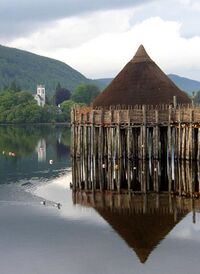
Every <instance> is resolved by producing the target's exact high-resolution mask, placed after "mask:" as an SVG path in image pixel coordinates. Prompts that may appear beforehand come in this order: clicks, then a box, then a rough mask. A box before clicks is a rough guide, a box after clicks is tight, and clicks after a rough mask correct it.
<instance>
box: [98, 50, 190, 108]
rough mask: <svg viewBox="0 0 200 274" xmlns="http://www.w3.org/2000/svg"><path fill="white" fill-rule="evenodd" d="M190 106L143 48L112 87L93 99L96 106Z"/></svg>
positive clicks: (115, 79)
mask: <svg viewBox="0 0 200 274" xmlns="http://www.w3.org/2000/svg"><path fill="white" fill-rule="evenodd" d="M173 96H176V97H177V103H178V104H189V103H190V102H191V101H190V99H189V98H188V96H187V95H186V94H185V93H184V92H183V91H181V90H180V89H179V88H178V87H177V86H176V85H175V84H174V83H173V82H172V81H171V80H170V79H169V78H168V76H167V75H166V74H165V73H164V72H163V71H162V70H161V69H160V68H159V67H158V66H157V65H156V63H155V62H154V61H153V60H152V59H151V58H150V57H149V55H148V54H147V52H146V50H145V48H144V47H143V45H140V47H139V48H138V50H137V52H136V54H135V56H134V57H133V58H132V59H131V60H130V61H129V62H128V63H127V64H126V65H125V67H124V68H123V69H122V70H121V71H120V72H119V74H118V75H117V76H116V77H115V78H114V79H113V81H112V82H111V83H110V85H109V86H108V87H107V88H105V90H104V91H103V92H102V93H101V94H100V95H99V96H98V97H97V98H96V99H95V100H94V102H93V106H94V107H95V106H111V105H133V106H134V105H143V104H145V105H159V104H170V103H172V102H173Z"/></svg>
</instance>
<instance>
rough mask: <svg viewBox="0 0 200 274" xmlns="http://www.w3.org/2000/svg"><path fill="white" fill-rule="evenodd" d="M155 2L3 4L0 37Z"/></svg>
mask: <svg viewBox="0 0 200 274" xmlns="http://www.w3.org/2000/svg"><path fill="white" fill-rule="evenodd" d="M151 1H152V0H144V1H142V3H141V1H140V0H123V1H121V0H109V1H107V0H101V1H99V0H84V1H83V0H52V1H49V0H34V1H27V0H1V1H0V25H1V28H0V36H1V37H2V38H4V40H8V39H9V40H10V39H12V38H14V37H15V38H16V37H17V36H19V35H22V36H23V35H25V34H30V33H31V32H33V31H36V30H39V29H40V28H41V27H44V26H47V24H49V23H51V22H53V21H58V20H60V19H64V18H67V17H71V16H79V15H82V14H89V13H91V12H95V11H101V10H111V9H112V10H113V9H123V8H127V7H134V6H138V5H144V4H145V3H146V2H151Z"/></svg>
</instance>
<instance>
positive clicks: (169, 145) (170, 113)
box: [167, 105, 172, 159]
mask: <svg viewBox="0 0 200 274" xmlns="http://www.w3.org/2000/svg"><path fill="white" fill-rule="evenodd" d="M171 116H172V106H171V105H170V106H169V109H168V128H167V144H168V158H169V159H171V158H172V131H171Z"/></svg>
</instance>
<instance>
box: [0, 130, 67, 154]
mask: <svg viewBox="0 0 200 274" xmlns="http://www.w3.org/2000/svg"><path fill="white" fill-rule="evenodd" d="M58 132H61V136H62V138H61V140H60V143H59V148H58V146H57V143H58V141H57V140H58ZM41 138H43V139H45V140H46V142H47V145H52V146H53V147H54V148H55V150H56V151H57V148H58V149H59V151H63V150H64V149H65V151H66V150H67V148H66V146H65V145H64V144H63V143H65V144H66V145H68V144H69V141H70V135H69V132H68V130H67V128H66V127H61V126H57V125H51V126H49V125H23V126H13V125H12V126H1V127H0V152H4V153H5V155H7V154H8V153H9V152H14V153H15V154H16V155H17V156H26V155H29V154H31V153H32V152H33V151H34V150H35V147H36V146H37V143H38V141H39V140H40V139H41ZM61 146H62V149H61ZM60 153H61V152H60ZM65 154H66V152H65Z"/></svg>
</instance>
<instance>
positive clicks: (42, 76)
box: [0, 45, 92, 94]
mask: <svg viewBox="0 0 200 274" xmlns="http://www.w3.org/2000/svg"><path fill="white" fill-rule="evenodd" d="M12 82H15V83H16V84H17V85H18V86H19V87H20V88H21V89H23V90H26V91H31V92H33V93H35V91H36V86H37V84H45V86H46V90H47V93H48V94H52V93H54V92H55V87H56V85H57V84H58V82H59V83H60V84H61V86H63V87H65V88H67V89H69V90H70V91H73V90H74V88H75V87H76V86H77V85H79V84H88V83H91V82H92V81H91V80H89V79H87V78H86V77H85V76H84V75H82V74H81V73H80V72H78V71H76V70H75V69H73V68H71V67H70V66H68V65H66V64H65V63H63V62H60V61H57V60H54V59H51V58H47V57H42V56H39V55H36V54H33V53H30V52H27V51H23V50H19V49H14V48H9V47H5V46H1V45H0V90H1V89H3V88H4V87H5V86H9V85H10V84H11V83H12Z"/></svg>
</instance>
